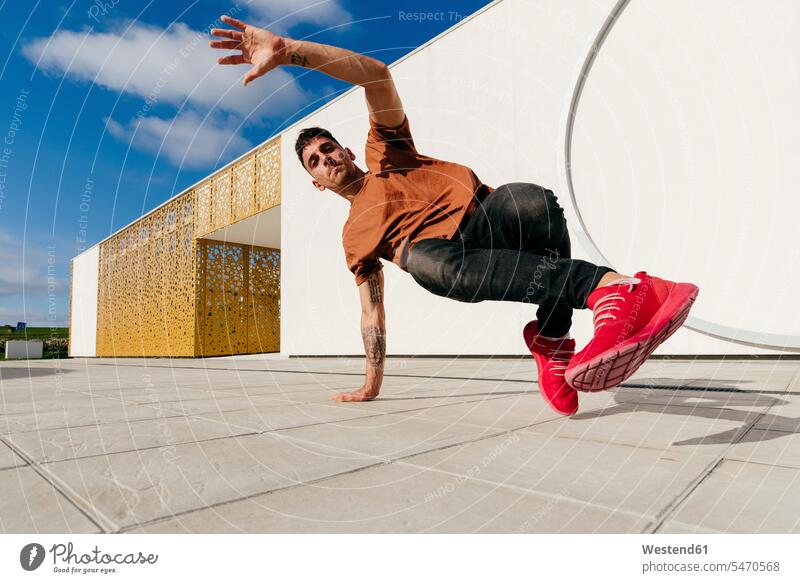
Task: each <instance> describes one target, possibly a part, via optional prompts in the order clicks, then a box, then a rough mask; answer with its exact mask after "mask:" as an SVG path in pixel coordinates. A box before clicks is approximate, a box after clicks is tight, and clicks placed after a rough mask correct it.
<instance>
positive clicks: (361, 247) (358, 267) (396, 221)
mask: <svg viewBox="0 0 800 583" xmlns="http://www.w3.org/2000/svg"><path fill="white" fill-rule="evenodd" d="M366 153H367V156H366V163H367V168H368V170H369V171H368V172H367V174H366V176H365V177H364V181H363V183H362V185H361V190H359V191H358V193H357V194H356V196H355V197H354V198H353V202H352V204H351V206H350V215H349V216H348V218H347V222H345V224H344V228H343V229H342V244H343V245H344V251H345V258H346V260H347V267H348V268H349V269H350V271H352V272H353V275H355V278H356V285H361V284H362V283H363V282H364V281H366V279H367V277H369V276H370V275H372V274H373V273H375V272H377V271H379V270H380V269H382V268H383V266H382V265H381V262H380V259H386V260H388V261H392V262H394V263H396V264H397V265H398V266H399V267H400V268H401V269H403V270H404V271H406V265H405V258H406V256H407V254H408V251H409V250H410V249H411V246H413V244H414V243H416V242H417V241H421V240H422V239H431V238H442V239H451V238H452V237H453V236H454V235H455V234H456V232H457V231H458V227H459V225H460V224H461V221H462V220H463V219H464V216H465V215H467V214H469V213H471V212H473V211H474V209H475V207H476V206H477V202H476V200H477V199H476V197H475V195H477V198H482V197H483V196H485V194H488V193H489V192H491V191H492V190H493V189H492V188H491V187H489V186H486V185H484V184H482V183H481V181H480V180H479V179H478V177H477V176H476V175H475V173H474V172H473V171H472V170H470V169H469V168H467V167H466V166H462V165H460V164H455V163H453V162H445V161H443V160H437V159H436V158H430V157H428V156H423V155H422V154H420V153H419V152H417V149H416V147H415V146H414V140H413V138H412V137H411V130H410V129H409V127H408V118H407V117H406V118H405V119H404V120H403V124H402V125H401V126H400V127H397V128H386V127H380V126H375V125H374V124H373V123H372V122H371V127H370V130H369V134H368V135H367V147H366Z"/></svg>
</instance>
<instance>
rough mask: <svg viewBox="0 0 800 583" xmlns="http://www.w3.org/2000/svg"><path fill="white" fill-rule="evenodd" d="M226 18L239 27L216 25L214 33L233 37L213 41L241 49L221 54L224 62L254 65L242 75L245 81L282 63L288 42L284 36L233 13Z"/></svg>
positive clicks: (221, 47) (217, 45)
mask: <svg viewBox="0 0 800 583" xmlns="http://www.w3.org/2000/svg"><path fill="white" fill-rule="evenodd" d="M222 20H223V22H226V23H228V24H230V25H231V26H234V27H236V28H237V29H238V30H231V29H229V28H212V29H211V35H212V36H219V37H223V38H227V39H230V40H212V41H211V42H210V43H209V44H210V45H211V47H212V48H215V49H228V50H234V51H241V53H240V54H238V55H228V56H226V57H220V58H219V59H217V62H218V63H219V64H220V65H241V64H243V63H247V64H250V65H253V66H252V68H251V69H250V70H249V71H248V72H247V74H246V75H245V76H244V78H243V79H242V82H243V83H244V84H245V85H247V84H248V83H250V81H252V80H253V79H257V78H258V77H261V76H262V75H264V74H265V73H268V72H269V71H271V70H272V69H274V68H276V67H277V66H278V65H280V64H281V57H282V52H283V48H284V46H285V40H284V39H283V38H282V37H280V36H278V35H277V34H273V33H271V32H270V31H268V30H264V29H263V28H258V27H256V26H251V25H249V24H245V23H244V22H242V21H241V20H237V19H235V18H231V17H230V16H223V17H222Z"/></svg>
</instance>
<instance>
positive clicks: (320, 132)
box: [294, 128, 341, 167]
mask: <svg viewBox="0 0 800 583" xmlns="http://www.w3.org/2000/svg"><path fill="white" fill-rule="evenodd" d="M319 137H322V138H328V139H329V140H331V141H332V142H334V143H336V145H337V146H341V144H340V143H339V141H338V140H337V139H336V138H334V137H333V136H332V135H331V133H330V132H329V131H328V130H326V129H324V128H306V129H304V130H301V131H300V134H299V135H298V136H297V141H296V142H295V143H294V151H295V152H297V157H298V158H300V164H303V149H304V148H305V147H306V144H308V142H310V141H311V140H313V139H314V138H319ZM303 166H304V167H305V165H303Z"/></svg>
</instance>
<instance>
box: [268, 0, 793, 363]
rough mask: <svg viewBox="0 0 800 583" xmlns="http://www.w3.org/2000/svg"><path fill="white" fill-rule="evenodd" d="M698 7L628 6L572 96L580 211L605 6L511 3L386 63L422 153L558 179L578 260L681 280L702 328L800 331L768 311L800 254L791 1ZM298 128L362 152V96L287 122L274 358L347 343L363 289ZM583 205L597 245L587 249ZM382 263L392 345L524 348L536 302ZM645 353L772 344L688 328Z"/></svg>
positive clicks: (496, 176)
mask: <svg viewBox="0 0 800 583" xmlns="http://www.w3.org/2000/svg"><path fill="white" fill-rule="evenodd" d="M694 4H695V3H692V2H689V0H685V1H683V2H679V3H660V2H656V0H649V1H645V0H641V1H640V0H634V1H633V2H632V3H631V5H630V6H629V7H628V8H627V9H626V11H625V12H624V13H623V15H622V18H621V19H620V21H619V22H618V23H617V25H616V26H615V27H614V30H613V31H612V32H611V34H610V35H609V38H608V40H607V41H606V44H605V45H604V47H603V49H602V51H601V53H600V56H599V58H598V61H597V63H596V64H595V67H594V69H593V70H592V73H591V77H590V78H589V80H588V82H587V86H586V90H585V91H584V96H583V98H582V100H581V102H580V106H579V109H578V115H579V118H578V123H577V125H576V127H575V136H574V144H573V146H574V152H573V161H572V163H573V179H574V186H575V195H576V200H577V201H578V204H579V205H580V208H579V209H578V208H575V207H574V206H573V205H572V203H571V201H570V194H569V191H568V188H567V181H566V170H565V160H564V148H565V129H566V126H567V116H568V112H569V108H570V101H571V98H572V92H573V89H574V87H575V85H576V82H577V80H578V77H579V74H580V71H581V67H582V66H583V64H584V60H585V58H586V55H587V53H588V51H589V49H590V47H591V46H592V43H593V41H594V39H595V37H596V35H597V33H598V31H600V29H601V28H602V26H603V23H604V21H605V20H606V17H607V16H608V15H609V13H610V12H611V10H612V8H613V7H614V5H615V2H613V1H611V0H603V1H595V2H591V3H590V2H561V1H559V0H549V1H524V0H506V1H505V2H501V3H498V4H495V5H493V6H491V7H490V8H489V9H487V10H486V11H484V12H483V13H481V14H479V15H478V16H477V17H476V18H474V19H471V20H469V21H468V22H465V23H462V25H461V26H459V27H457V28H456V29H454V30H451V31H450V32H449V33H447V34H445V35H443V36H441V37H440V38H438V39H437V40H435V41H434V42H433V43H431V44H430V45H428V46H426V47H424V48H423V49H422V50H420V51H418V52H416V53H414V54H413V55H411V56H410V57H408V58H406V59H405V60H403V61H402V62H400V63H398V64H397V65H395V66H394V67H393V69H392V71H393V75H394V77H395V80H396V82H397V85H398V87H399V90H400V93H401V96H402V98H403V102H404V105H405V107H406V110H407V113H408V117H409V120H410V124H411V129H412V131H413V133H414V137H415V141H416V143H417V146H418V149H419V150H420V151H422V152H425V153H427V154H429V155H432V156H436V157H439V158H443V159H450V160H454V161H458V162H460V163H463V164H467V165H469V166H471V167H472V168H473V169H474V170H475V172H476V173H477V174H478V176H479V177H480V178H481V179H482V180H483V181H484V182H486V183H488V184H490V185H493V186H497V185H500V184H503V183H507V182H516V181H529V182H535V183H538V184H541V185H544V186H547V187H548V188H551V189H553V190H554V191H555V192H556V194H557V195H558V196H559V201H560V202H561V203H562V206H565V207H566V209H567V212H568V217H569V219H570V226H571V231H572V233H573V251H574V256H575V257H579V258H584V259H595V258H596V257H597V251H598V250H599V251H601V252H602V253H603V254H604V255H605V256H606V257H607V258H609V260H610V261H611V262H612V265H613V266H614V267H616V268H617V269H619V270H620V271H623V272H626V273H631V274H632V273H633V272H634V271H637V270H639V269H646V270H648V271H649V272H651V273H655V274H660V275H663V276H665V277H671V278H677V279H680V280H689V281H693V282H695V283H697V284H698V285H699V286H700V287H701V295H700V297H699V299H698V302H697V304H696V308H695V312H694V313H695V314H696V315H697V316H699V318H701V319H702V320H703V321H708V322H715V323H717V324H718V325H720V326H728V327H731V328H735V329H737V330H738V329H739V328H742V329H746V330H751V331H753V330H756V331H768V332H769V331H777V332H778V333H781V334H797V335H800V334H799V333H798V328H800V327H799V326H798V325H797V324H798V320H797V316H796V315H794V312H791V313H789V314H785V315H784V317H783V318H782V317H781V314H783V313H784V310H785V309H788V308H789V307H790V304H789V303H788V301H789V294H790V293H791V290H792V289H796V286H791V287H788V286H787V287H786V288H784V285H783V281H785V280H786V279H788V280H789V281H790V282H791V283H796V281H795V279H793V278H795V277H796V275H797V274H796V272H797V270H796V267H794V266H796V265H797V263H798V261H797V260H798V259H799V258H800V257H798V253H800V245H798V244H797V242H798V241H797V229H796V228H795V227H794V226H793V224H792V222H793V221H792V219H793V218H794V216H796V215H797V212H796V211H797V210H800V208H798V206H797V205H798V203H797V201H796V199H790V196H789V195H790V192H791V191H790V190H789V185H790V184H791V183H792V180H793V179H795V180H796V176H795V174H793V172H794V170H790V169H789V168H790V165H791V164H792V163H794V166H793V167H792V168H797V167H798V164H797V161H798V155H797V154H798V150H797V145H796V144H794V143H792V142H790V138H791V136H792V135H794V136H796V135H798V132H797V129H800V128H797V127H796V125H797V121H798V120H797V114H796V108H795V109H788V108H787V107H788V105H789V104H790V103H795V104H796V103H797V97H798V96H797V76H796V73H797V64H798V62H797V57H796V55H797V54H798V52H797V50H796V48H797V41H796V40H793V39H792V38H791V37H790V35H791V34H792V32H793V33H794V34H795V37H794V38H795V39H796V38H797V36H796V32H797V25H796V24H795V25H794V30H793V31H790V30H788V27H789V25H788V24H787V23H788V22H791V19H790V18H787V16H790V15H791V14H790V13H793V12H792V10H793V9H792V8H791V6H790V3H789V2H784V3H781V2H775V6H774V8H773V4H772V3H770V9H769V10H767V9H766V8H765V7H764V5H763V4H759V5H758V6H756V5H755V4H751V3H747V2H743V1H742V2H737V3H736V4H737V8H736V9H724V10H723V9H722V5H723V4H725V5H726V6H727V5H728V4H729V3H728V2H721V1H720V2H715V3H712V2H708V3H701V4H703V5H704V9H703V10H700V9H692V6H693V5H694ZM795 6H796V4H795ZM759 12H763V13H764V14H763V15H760V16H758V14H757V13H759ZM794 12H796V10H795V11H794ZM756 16H758V17H756ZM745 22H746V23H747V24H748V27H746V28H745V27H744V23H745ZM795 22H797V19H796V18H795ZM617 27H619V28H617ZM703 27H706V28H705V29H704V28H703ZM734 27H735V28H734ZM766 40H769V42H762V41H766ZM737 42H738V43H739V44H738V45H737V44H736V43H737ZM737 47H738V48H737ZM734 49H735V50H734ZM792 50H793V51H794V52H793V53H792ZM606 51H608V52H606ZM731 51H733V52H731ZM708 59H711V60H710V61H708V62H706V61H707V60H708ZM709 63H710V64H709ZM723 66H724V67H726V69H723V71H725V72H724V73H722V74H721V76H719V77H715V76H714V73H715V72H716V73H719V72H720V70H721V69H720V67H723ZM661 70H663V75H662V73H661ZM777 77H780V83H779V84H776V83H774V81H776V78H777ZM662 78H666V79H667V84H668V86H667V87H666V88H665V87H663V84H662V81H661V79H662ZM731 100H733V101H735V103H734V105H730V103H729V102H730V101H731ZM792 100H793V101H792ZM676 112H677V113H676ZM670 113H672V114H674V115H673V116H672V117H671V118H670ZM676 116H677V117H676ZM787 117H789V118H790V119H789V120H788V121H787V119H786V118H787ZM770 119H772V125H771V126H768V127H766V128H765V127H764V123H765V122H766V121H769V120H770ZM734 122H737V124H738V125H736V126H734V125H733V124H734ZM781 124H786V125H785V126H784V127H779V126H781ZM311 125H320V126H323V127H327V128H328V129H330V130H331V131H332V132H333V134H334V135H335V136H336V137H337V138H338V139H339V141H341V142H342V143H343V144H345V145H349V146H350V147H351V149H353V150H354V151H355V152H356V153H357V155H358V156H359V158H360V159H363V151H364V148H363V144H364V140H365V137H366V132H367V128H368V121H367V112H366V107H365V105H364V98H363V91H362V90H360V89H359V90H356V91H354V92H351V93H349V94H347V95H345V96H344V97H343V98H342V99H340V100H338V101H336V102H334V103H332V104H330V105H329V106H327V107H325V108H323V109H321V110H320V111H318V112H316V113H314V114H312V115H311V116H309V117H308V118H306V119H305V120H303V122H301V123H299V124H297V125H296V126H294V127H293V128H290V130H288V131H287V132H286V133H285V134H284V135H283V140H282V147H283V153H282V155H283V161H284V162H283V175H282V207H281V208H282V213H283V215H282V221H283V223H284V224H283V228H282V245H281V247H282V293H281V295H282V316H281V352H282V353H283V354H360V353H363V345H362V340H361V336H360V333H359V313H360V308H359V302H358V293H357V289H356V287H355V284H354V281H353V277H352V275H351V274H350V272H349V271H348V270H347V268H346V264H345V260H344V252H343V250H342V247H341V229H342V226H343V224H344V221H345V220H346V217H347V212H348V208H349V205H348V203H347V202H346V201H345V200H343V199H341V198H340V197H338V196H337V195H335V194H334V193H330V192H322V193H320V192H318V191H316V190H315V189H314V188H313V187H312V186H311V185H310V179H309V176H308V175H307V174H306V173H305V172H304V170H303V169H302V167H301V166H300V164H299V163H298V162H297V160H296V156H295V154H294V150H293V143H294V139H295V138H296V135H297V133H298V131H299V130H300V129H301V128H303V127H307V126H311ZM745 146H746V147H747V149H746V150H745V149H743V148H744V147H745ZM746 152H750V153H749V154H747V153H746ZM742 185H744V187H741V186H742ZM726 202H729V204H727V205H726V204H725V203H726ZM756 203H758V204H756ZM762 204H764V205H765V208H763V209H762V207H761V205H762ZM579 214H580V216H581V217H582V218H583V219H584V221H585V223H586V226H587V229H588V231H589V234H590V235H591V237H592V238H593V239H594V241H595V242H596V244H597V247H598V249H594V248H593V246H592V245H590V244H584V243H586V242H587V241H588V238H587V236H586V234H585V233H583V232H582V231H581V229H580V222H579V221H578V215H579ZM747 217H756V219H755V220H749V221H748V220H747ZM743 229H744V230H743ZM739 233H744V235H745V237H741V236H740V235H739ZM765 239H766V242H765ZM783 262H785V263H783ZM748 265H749V266H751V267H750V268H749V269H748V268H747V267H746V266H748ZM753 266H755V267H753ZM731 270H734V271H731ZM787 271H793V272H794V273H791V274H787ZM384 273H385V276H386V312H387V331H388V342H387V346H388V352H389V354H420V355H425V354H525V353H526V348H525V346H524V344H523V342H522V339H521V329H522V326H523V325H524V324H525V323H526V322H527V321H528V320H530V319H532V318H534V317H535V307H534V306H530V305H525V304H516V303H507V302H502V303H501V302H482V303H479V304H464V303H460V302H456V301H452V300H446V299H444V298H440V297H437V296H434V295H432V294H430V293H428V292H427V291H425V290H424V289H422V288H421V287H419V286H417V285H416V283H415V282H414V281H413V280H412V279H411V276H410V275H408V274H406V273H404V272H402V271H400V270H399V269H398V268H397V267H396V266H394V265H392V264H390V263H384ZM748 274H752V275H755V276H756V278H757V279H748ZM765 289H768V290H769V296H768V297H767V296H765V295H764V290H765ZM765 307H766V309H767V311H768V312H769V313H768V314H767V315H766V316H763V314H764V309H765ZM575 320H576V325H575V327H574V329H573V335H574V336H575V337H576V338H578V339H579V341H581V340H587V339H588V338H589V337H590V334H591V314H590V313H589V312H588V311H582V312H580V313H577V314H576V318H575ZM721 329H722V328H720V330H721ZM659 352H660V353H662V354H697V353H702V354H709V353H749V354H754V353H762V352H774V350H761V349H759V348H754V347H752V346H747V345H741V344H734V343H732V342H729V341H725V340H719V339H716V338H711V337H709V336H707V335H703V334H700V333H698V332H694V331H691V330H687V329H683V330H681V331H679V332H678V333H677V334H676V335H675V336H674V337H673V338H671V339H670V340H669V341H668V342H667V343H665V344H664V345H663V346H662V347H661V348H660V349H659Z"/></svg>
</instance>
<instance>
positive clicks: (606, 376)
mask: <svg viewBox="0 0 800 583" xmlns="http://www.w3.org/2000/svg"><path fill="white" fill-rule="evenodd" d="M699 291H700V290H699V288H698V287H697V286H696V285H692V284H690V283H679V284H676V285H675V288H674V289H673V291H672V293H670V295H669V297H668V298H667V301H666V302H664V305H663V306H662V307H661V309H660V310H659V311H658V313H657V314H656V315H655V316H653V318H652V319H651V320H650V322H648V323H647V324H646V325H645V326H644V328H642V330H640V331H639V332H638V333H637V334H636V335H635V336H632V337H630V338H629V339H628V340H627V341H625V342H624V343H623V344H621V345H620V346H618V347H615V348H612V349H610V350H608V351H606V352H603V353H601V354H599V355H597V356H596V357H594V358H593V359H591V360H588V361H586V362H583V363H581V364H579V365H577V366H575V367H573V368H570V369H568V370H567V373H566V375H565V378H566V380H567V382H568V383H569V384H570V385H571V386H572V387H573V388H574V389H576V390H578V391H583V392H596V391H606V390H608V389H613V388H614V387H616V386H618V385H620V384H621V383H623V382H625V381H626V380H627V379H628V378H630V376H631V375H633V373H635V372H636V370H637V369H638V368H639V367H640V366H642V364H644V362H645V361H646V360H647V359H648V357H649V356H650V355H651V354H652V353H653V351H655V349H656V348H658V346H659V345H660V344H661V343H662V342H664V341H665V340H666V339H667V338H669V337H670V336H672V335H673V334H674V333H675V332H677V331H678V328H680V327H681V325H682V324H683V323H684V321H685V320H686V318H687V317H688V316H689V310H691V308H692V304H694V301H695V300H696V299H697V294H698V293H699Z"/></svg>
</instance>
